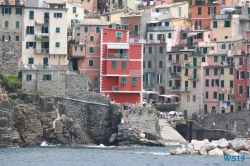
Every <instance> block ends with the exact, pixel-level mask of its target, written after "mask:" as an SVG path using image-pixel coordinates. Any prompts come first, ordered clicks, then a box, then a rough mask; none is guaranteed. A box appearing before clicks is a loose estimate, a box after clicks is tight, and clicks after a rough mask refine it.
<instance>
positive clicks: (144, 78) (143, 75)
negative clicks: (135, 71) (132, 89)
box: [143, 74, 145, 82]
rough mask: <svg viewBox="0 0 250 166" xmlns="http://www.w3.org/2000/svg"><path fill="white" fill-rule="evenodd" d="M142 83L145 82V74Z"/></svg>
mask: <svg viewBox="0 0 250 166" xmlns="http://www.w3.org/2000/svg"><path fill="white" fill-rule="evenodd" d="M143 82H145V74H143Z"/></svg>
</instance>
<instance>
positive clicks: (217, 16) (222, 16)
mask: <svg viewBox="0 0 250 166" xmlns="http://www.w3.org/2000/svg"><path fill="white" fill-rule="evenodd" d="M231 18H232V15H229V14H214V15H212V16H211V19H214V20H224V19H231Z"/></svg>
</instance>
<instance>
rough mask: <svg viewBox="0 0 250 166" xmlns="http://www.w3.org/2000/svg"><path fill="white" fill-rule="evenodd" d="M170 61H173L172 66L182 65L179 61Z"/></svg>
mask: <svg viewBox="0 0 250 166" xmlns="http://www.w3.org/2000/svg"><path fill="white" fill-rule="evenodd" d="M169 61H171V64H172V65H181V61H180V60H179V59H177V60H169Z"/></svg>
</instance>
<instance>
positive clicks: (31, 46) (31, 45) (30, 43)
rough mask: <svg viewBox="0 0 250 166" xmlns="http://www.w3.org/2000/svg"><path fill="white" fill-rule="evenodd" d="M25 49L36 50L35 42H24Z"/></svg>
mask: <svg viewBox="0 0 250 166" xmlns="http://www.w3.org/2000/svg"><path fill="white" fill-rule="evenodd" d="M26 49H36V42H26Z"/></svg>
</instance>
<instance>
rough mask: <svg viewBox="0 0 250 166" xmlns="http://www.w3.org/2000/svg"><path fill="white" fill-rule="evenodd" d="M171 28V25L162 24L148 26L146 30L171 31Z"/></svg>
mask: <svg viewBox="0 0 250 166" xmlns="http://www.w3.org/2000/svg"><path fill="white" fill-rule="evenodd" d="M171 30H173V28H172V27H164V26H158V27H148V32H158V31H171Z"/></svg>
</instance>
